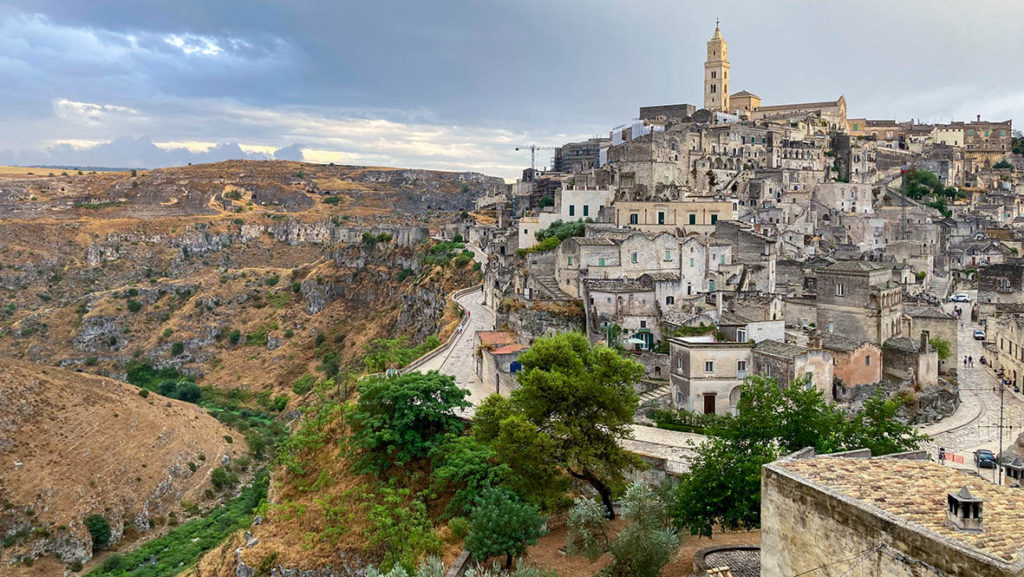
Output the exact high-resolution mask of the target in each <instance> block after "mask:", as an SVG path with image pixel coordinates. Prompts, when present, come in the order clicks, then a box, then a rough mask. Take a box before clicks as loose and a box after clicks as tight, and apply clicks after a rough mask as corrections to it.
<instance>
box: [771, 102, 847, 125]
mask: <svg viewBox="0 0 1024 577" xmlns="http://www.w3.org/2000/svg"><path fill="white" fill-rule="evenodd" d="M751 116H752V117H753V119H754V120H761V119H776V120H795V119H800V118H807V117H808V116H811V117H816V118H818V119H820V120H821V121H822V122H823V123H824V126H825V127H826V128H828V129H829V130H833V131H837V132H845V131H846V97H845V96H840V97H839V99H838V100H830V101H826V102H804V103H798V104H779V105H774V106H760V107H758V109H757V110H755V111H754V112H753V113H751Z"/></svg>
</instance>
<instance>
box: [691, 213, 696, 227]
mask: <svg viewBox="0 0 1024 577" xmlns="http://www.w3.org/2000/svg"><path fill="white" fill-rule="evenodd" d="M690 224H697V214H696V213H693V212H691V213H690Z"/></svg>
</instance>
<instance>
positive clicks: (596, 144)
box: [554, 138, 612, 174]
mask: <svg viewBox="0 0 1024 577" xmlns="http://www.w3.org/2000/svg"><path fill="white" fill-rule="evenodd" d="M611 142H612V141H611V139H610V138H590V139H588V140H584V141H582V142H569V143H566V144H563V145H562V146H559V147H558V148H555V167H554V168H555V171H557V172H567V173H573V174H575V173H577V172H583V171H584V170H590V169H593V168H598V167H599V166H600V156H601V149H602V148H608V145H610V144H611Z"/></svg>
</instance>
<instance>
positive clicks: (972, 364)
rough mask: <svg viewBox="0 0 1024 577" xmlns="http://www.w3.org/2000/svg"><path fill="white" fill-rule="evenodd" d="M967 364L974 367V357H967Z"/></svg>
mask: <svg viewBox="0 0 1024 577" xmlns="http://www.w3.org/2000/svg"><path fill="white" fill-rule="evenodd" d="M967 364H968V365H970V366H972V367H973V366H974V356H972V355H967Z"/></svg>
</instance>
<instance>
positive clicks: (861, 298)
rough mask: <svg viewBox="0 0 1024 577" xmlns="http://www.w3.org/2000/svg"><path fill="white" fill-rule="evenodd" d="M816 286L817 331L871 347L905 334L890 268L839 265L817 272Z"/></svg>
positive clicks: (898, 294)
mask: <svg viewBox="0 0 1024 577" xmlns="http://www.w3.org/2000/svg"><path fill="white" fill-rule="evenodd" d="M817 282H818V287H817V304H818V319H817V327H818V329H819V330H823V331H824V332H825V333H826V334H838V335H842V336H844V337H848V338H852V339H857V340H867V341H871V342H873V343H882V342H884V341H885V340H887V339H889V338H892V337H895V336H901V335H903V334H905V329H906V328H908V327H906V326H905V325H906V324H908V321H907V319H905V318H904V313H903V291H902V288H901V287H900V286H899V285H897V284H896V283H894V282H892V266H891V265H889V264H885V263H878V262H869V261H840V262H837V263H835V264H833V265H831V266H828V267H825V268H823V269H821V270H819V271H818V273H817Z"/></svg>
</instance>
